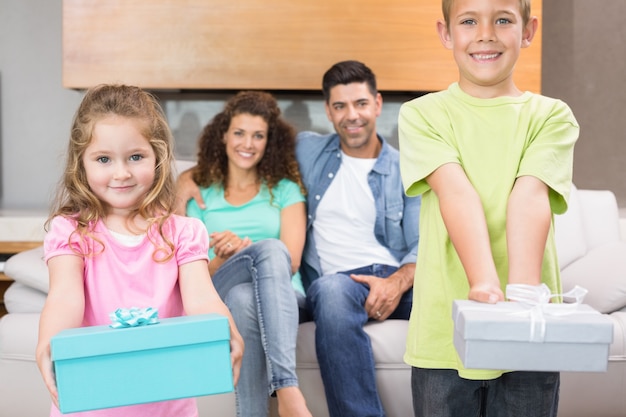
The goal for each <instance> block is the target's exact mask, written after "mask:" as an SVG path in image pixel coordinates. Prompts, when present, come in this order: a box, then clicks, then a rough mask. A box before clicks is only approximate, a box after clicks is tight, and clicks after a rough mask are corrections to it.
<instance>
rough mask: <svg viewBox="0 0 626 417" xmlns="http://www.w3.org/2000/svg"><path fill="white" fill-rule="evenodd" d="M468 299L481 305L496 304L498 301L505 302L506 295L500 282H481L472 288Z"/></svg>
mask: <svg viewBox="0 0 626 417" xmlns="http://www.w3.org/2000/svg"><path fill="white" fill-rule="evenodd" d="M467 298H468V299H470V300H474V301H478V302H481V303H489V304H495V303H497V302H498V301H504V293H503V292H502V289H501V288H500V283H499V282H497V283H490V282H484V283H483V282H481V283H479V284H475V285H472V286H471V288H470V291H469V295H468V297H467Z"/></svg>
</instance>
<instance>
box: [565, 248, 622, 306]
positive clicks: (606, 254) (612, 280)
mask: <svg viewBox="0 0 626 417" xmlns="http://www.w3.org/2000/svg"><path fill="white" fill-rule="evenodd" d="M561 280H562V283H563V291H568V290H570V289H572V288H573V287H574V286H575V285H578V286H581V287H583V288H586V289H587V290H589V293H588V294H587V296H586V297H585V300H584V303H585V304H589V305H590V306H591V307H593V308H595V309H596V310H598V311H599V312H601V313H612V312H614V311H617V310H619V309H621V308H623V307H624V306H626V243H625V242H612V243H607V244H606V245H603V246H600V247H598V248H595V249H593V250H591V251H589V252H588V253H587V254H586V255H585V256H584V257H583V258H581V259H578V260H576V261H574V262H572V263H571V264H570V265H568V266H567V267H566V268H565V269H563V271H561Z"/></svg>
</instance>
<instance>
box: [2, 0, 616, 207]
mask: <svg viewBox="0 0 626 417" xmlns="http://www.w3.org/2000/svg"><path fill="white" fill-rule="evenodd" d="M543 7H544V11H543V20H544V21H543V22H541V24H542V25H543V42H544V45H543V52H544V56H543V73H542V77H543V92H544V94H546V95H550V96H553V97H558V98H561V99H563V100H564V101H566V102H567V103H568V104H569V105H570V106H571V107H572V109H573V110H574V113H575V114H576V117H577V118H578V121H579V122H580V124H581V138H580V141H579V143H578V144H577V147H576V155H575V167H574V180H575V182H576V184H577V185H578V186H579V187H580V188H596V189H611V190H613V191H614V192H615V193H616V194H617V196H618V199H619V201H620V205H621V206H622V207H626V181H625V178H626V176H625V175H624V174H625V173H626V172H625V171H626V164H624V163H623V160H624V159H625V158H626V137H625V135H624V133H623V131H624V127H623V126H624V120H625V119H626V117H625V116H626V110H625V109H626V82H624V81H623V77H624V75H625V74H626V68H625V66H626V48H625V47H624V46H623V45H624V44H625V42H626V26H625V25H623V24H622V22H621V20H622V19H623V17H624V16H626V2H625V1H624V0H544V2H543ZM61 18H62V9H61V0H26V1H25V0H0V180H1V182H0V207H1V208H4V209H40V210H46V209H47V207H48V204H49V201H50V198H51V196H52V193H53V191H54V188H55V186H56V183H57V181H58V178H59V177H60V175H61V164H62V161H63V153H64V152H65V145H66V141H67V135H68V132H69V127H70V124H71V119H72V116H73V114H74V111H75V110H76V107H77V106H78V104H79V102H80V99H81V98H82V93H80V92H76V91H72V90H65V89H63V88H62V87H61V76H62V75H61ZM374 70H375V67H374ZM320 77H321V74H320ZM163 98H164V99H165V102H164V103H165V107H166V111H168V110H169V112H170V115H171V117H172V119H171V122H172V128H173V129H174V130H175V131H178V132H179V134H180V135H182V133H181V132H183V131H188V132H191V133H190V134H189V138H193V136H194V133H193V129H189V127H190V126H183V125H181V116H182V115H183V114H184V113H185V111H184V109H185V108H186V106H189V105H190V104H191V107H194V106H196V107H198V108H200V109H206V108H209V107H211V105H212V103H213V104H215V103H216V102H217V104H218V105H217V106H216V107H217V108H219V107H220V106H219V103H220V102H221V101H222V100H224V98H225V97H224V96H220V95H211V94H207V95H202V94H201V95H195V96H182V97H177V96H175V95H174V96H172V95H166V96H164V97H163ZM278 98H279V104H281V106H282V107H283V110H287V109H288V108H289V107H290V106H292V105H293V104H294V103H296V104H298V106H297V107H299V108H300V109H301V106H300V105H301V104H302V103H304V104H306V106H308V107H307V108H308V111H307V110H304V113H302V114H304V115H305V117H309V118H311V119H312V120H310V121H309V122H312V127H313V128H317V129H318V130H328V129H329V126H328V125H327V124H323V123H326V122H325V120H324V115H323V113H320V110H322V109H321V106H322V102H321V100H320V98H319V96H316V95H304V96H302V97H294V96H292V95H282V96H279V97H278ZM407 98H408V96H392V95H389V94H386V95H385V102H386V105H385V107H384V109H385V113H384V115H383V117H382V119H381V120H380V123H379V125H380V127H381V130H383V133H384V134H385V135H387V136H389V137H390V139H392V141H393V140H394V139H395V137H394V135H395V130H394V123H395V117H396V113H397V108H398V106H399V103H401V102H402V101H403V100H405V99H407ZM179 99H180V102H179ZM214 107H215V106H214ZM292 107H293V106H292ZM301 111H302V110H301ZM204 117H205V120H206V117H207V116H206V114H205V115H204ZM294 117H296V118H297V117H298V116H294ZM205 120H203V121H201V123H202V122H204V121H205ZM292 121H293V122H294V124H296V125H299V124H301V122H302V120H296V119H294V120H292ZM194 123H195V122H194ZM191 127H193V126H191ZM188 140H192V141H193V139H188ZM189 146H192V145H191V144H189V143H186V144H185V149H187V150H186V151H185V152H189V151H188V149H189ZM181 149H182V147H181Z"/></svg>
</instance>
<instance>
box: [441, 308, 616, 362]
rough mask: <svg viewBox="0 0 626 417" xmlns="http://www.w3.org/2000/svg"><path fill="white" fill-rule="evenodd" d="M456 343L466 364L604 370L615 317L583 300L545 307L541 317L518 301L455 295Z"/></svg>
mask: <svg viewBox="0 0 626 417" xmlns="http://www.w3.org/2000/svg"><path fill="white" fill-rule="evenodd" d="M452 310H453V311H452V315H453V319H454V326H455V331H454V347H455V348H456V351H457V353H458V354H459V357H460V358H461V361H462V362H463V366H465V367H466V368H468V369H501V370H511V371H577V372H604V371H606V370H607V365H608V357H609V347H610V344H611V342H612V341H613V322H612V321H611V319H610V318H608V317H606V316H605V315H603V314H600V313H598V312H597V311H596V310H594V309H593V308H591V307H590V306H588V305H586V304H579V305H576V306H571V305H567V304H549V305H546V306H544V310H545V313H544V314H543V316H542V318H541V319H538V318H536V317H535V318H534V319H533V317H532V312H531V307H528V306H525V305H523V304H522V303H519V302H499V303H496V304H484V303H479V302H475V301H468V300H455V301H454V304H453V309H452Z"/></svg>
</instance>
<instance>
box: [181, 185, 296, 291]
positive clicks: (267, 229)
mask: <svg viewBox="0 0 626 417" xmlns="http://www.w3.org/2000/svg"><path fill="white" fill-rule="evenodd" d="M200 193H201V194H202V198H203V200H204V203H205V204H206V209H204V210H202V209H200V207H199V206H198V204H197V203H196V202H195V200H190V201H189V203H187V216H190V217H196V218H198V219H200V220H202V222H203V223H204V225H205V226H206V228H207V231H208V232H209V234H211V233H213V232H222V231H224V230H230V231H231V232H233V233H235V234H236V235H237V236H240V237H242V238H243V237H246V236H247V237H248V238H250V240H251V241H252V242H257V241H259V240H262V239H270V238H275V239H280V212H281V210H282V209H283V208H285V207H288V206H290V205H292V204H296V203H301V202H304V201H305V198H304V196H303V195H302V191H301V190H300V186H298V184H296V183H294V182H293V181H290V180H287V179H283V180H281V181H280V182H279V183H278V184H277V185H276V186H275V187H274V188H273V189H272V195H273V198H271V196H270V192H269V189H268V188H267V186H266V185H265V184H263V185H261V188H260V190H259V193H258V194H257V195H256V196H254V198H252V199H251V200H250V201H248V202H247V203H245V204H242V205H240V206H233V205H232V204H230V203H229V202H228V201H226V199H225V198H224V187H222V186H221V185H212V186H210V187H207V188H201V189H200ZM270 199H271V200H270ZM214 257H215V254H214V253H213V249H210V250H209V258H210V259H213V258H214ZM291 282H292V284H293V287H294V288H295V289H296V290H298V291H299V292H301V293H302V294H304V287H303V286H302V279H301V278H300V273H299V272H296V273H295V274H294V276H293V277H292V280H291Z"/></svg>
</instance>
